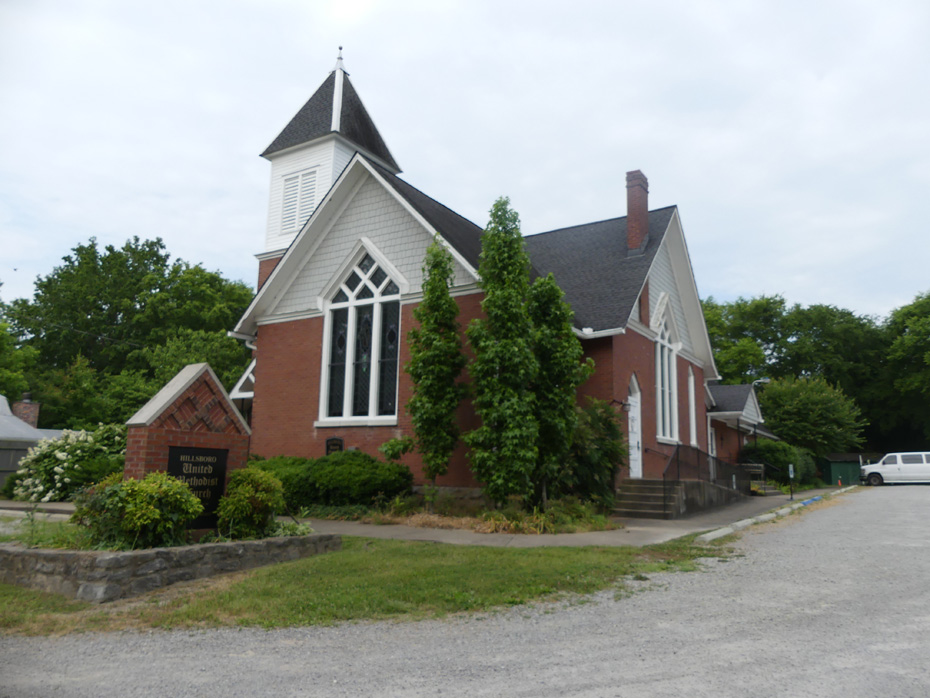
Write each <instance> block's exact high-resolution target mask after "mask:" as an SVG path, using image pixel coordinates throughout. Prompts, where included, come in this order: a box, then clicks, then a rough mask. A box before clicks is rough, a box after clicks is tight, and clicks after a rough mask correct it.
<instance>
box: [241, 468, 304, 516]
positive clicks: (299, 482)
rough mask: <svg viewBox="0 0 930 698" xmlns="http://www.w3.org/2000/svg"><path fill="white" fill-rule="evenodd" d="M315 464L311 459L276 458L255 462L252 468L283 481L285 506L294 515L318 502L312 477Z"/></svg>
mask: <svg viewBox="0 0 930 698" xmlns="http://www.w3.org/2000/svg"><path fill="white" fill-rule="evenodd" d="M313 463H314V461H313V460H312V459H310V458H296V457H292V456H275V457H273V458H266V459H262V460H253V461H251V462H250V467H253V468H258V469H259V470H263V471H265V472H266V473H271V474H272V475H274V476H275V477H276V478H278V479H279V480H280V481H281V485H282V486H283V488H284V504H285V506H286V507H287V509H288V511H290V512H292V513H293V512H296V511H299V510H300V509H301V508H302V507H305V506H308V505H310V504H315V503H316V501H317V500H316V497H317V489H316V484H315V482H314V480H313V475H312V468H313Z"/></svg>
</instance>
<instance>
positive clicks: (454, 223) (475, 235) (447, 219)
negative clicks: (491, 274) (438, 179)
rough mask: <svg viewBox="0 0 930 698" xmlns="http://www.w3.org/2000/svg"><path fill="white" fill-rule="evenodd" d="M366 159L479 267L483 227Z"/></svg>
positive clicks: (455, 246)
mask: <svg viewBox="0 0 930 698" xmlns="http://www.w3.org/2000/svg"><path fill="white" fill-rule="evenodd" d="M366 160H368V162H369V163H370V164H371V165H372V166H373V167H374V168H375V170H377V172H378V174H380V175H381V176H382V177H384V179H385V181H386V182H387V183H388V184H389V185H390V186H391V187H392V188H393V189H394V191H396V192H397V193H398V194H400V195H401V196H402V197H403V198H404V199H406V200H407V202H408V203H409V204H410V205H411V206H413V207H414V208H415V209H416V210H417V212H418V213H419V214H420V215H421V216H423V218H425V219H426V220H427V221H429V224H430V225H431V226H433V228H435V229H436V230H437V231H438V232H439V234H440V235H442V236H443V237H444V238H445V239H446V240H447V241H448V242H449V244H451V245H452V246H453V247H454V248H455V249H457V250H458V251H459V253H460V254H461V255H462V256H463V257H464V258H465V259H466V260H467V261H468V263H469V264H471V265H472V267H474V268H475V269H477V268H478V257H479V256H480V254H481V234H482V233H483V232H484V231H483V230H482V229H481V228H479V227H478V226H477V225H475V224H474V223H472V222H471V221H470V220H468V219H467V218H464V217H462V216H460V215H459V214H457V213H456V212H455V211H453V210H452V209H450V208H448V207H447V206H443V205H442V204H441V203H439V202H438V201H436V200H435V199H431V198H430V197H428V196H427V195H426V194H424V193H423V192H421V191H420V190H419V189H417V188H416V187H413V186H411V185H410V184H407V182H405V181H404V180H402V179H401V178H400V177H397V176H396V175H394V174H392V173H391V172H389V171H388V170H386V169H385V168H383V167H381V165H379V164H378V163H376V162H372V161H371V160H370V159H368V158H366Z"/></svg>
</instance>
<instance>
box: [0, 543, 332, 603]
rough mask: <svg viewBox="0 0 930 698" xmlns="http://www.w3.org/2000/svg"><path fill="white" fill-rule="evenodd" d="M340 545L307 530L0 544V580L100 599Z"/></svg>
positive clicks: (329, 550) (123, 596)
mask: <svg viewBox="0 0 930 698" xmlns="http://www.w3.org/2000/svg"><path fill="white" fill-rule="evenodd" d="M341 549H342V538H341V537H340V536H338V535H331V534H312V535H309V536H293V537H287V538H265V539H263V540H248V541H236V542H233V543H206V544H203V545H186V546H181V547H177V548H153V549H150V550H132V551H128V552H108V551H102V552H101V551H85V550H49V549H40V548H26V547H24V546H22V545H19V544H17V543H3V544H0V582H5V583H7V584H17V585H19V586H24V587H29V588H31V589H39V590H42V591H50V592H54V593H56V594H63V595H65V596H68V597H71V598H75V599H79V600H82V601H91V602H93V603H103V602H106V601H115V600H116V599H123V598H127V597H131V596H138V595H139V594H144V593H145V592H148V591H153V590H154V589H159V588H161V587H165V586H169V585H171V584H174V583H175V582H182V581H189V580H192V579H202V578H204V577H212V576H214V575H217V574H223V573H225V572H237V571H239V570H248V569H252V568H255V567H262V566H264V565H271V564H274V563H278V562H287V561H289V560H299V559H301V558H305V557H310V556H312V555H319V554H321V553H326V552H331V551H336V550H341Z"/></svg>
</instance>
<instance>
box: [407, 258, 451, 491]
mask: <svg viewBox="0 0 930 698" xmlns="http://www.w3.org/2000/svg"><path fill="white" fill-rule="evenodd" d="M453 273H454V270H453V266H452V255H450V254H449V252H448V250H446V248H445V247H443V246H442V245H441V244H440V243H439V241H438V240H435V241H433V244H431V245H430V246H429V248H428V249H427V250H426V260H425V262H424V265H423V300H422V301H421V302H420V304H419V305H418V306H417V308H416V309H415V310H414V311H413V316H414V318H416V320H417V321H418V322H419V323H420V324H419V327H415V328H413V329H412V330H410V332H409V333H408V335H407V336H408V338H409V340H410V362H409V363H408V364H407V367H406V369H407V373H409V374H410V377H411V379H412V380H413V397H411V398H410V401H409V402H408V403H407V411H408V412H409V413H410V418H411V420H412V422H413V430H414V434H415V442H416V447H417V450H418V451H419V452H420V453H421V454H422V456H423V472H424V474H425V475H426V477H428V478H429V479H430V480H431V481H432V482H433V484H434V485H435V483H436V478H437V477H438V476H439V475H445V474H446V472H448V470H449V459H450V458H451V457H452V452H453V450H455V445H456V443H458V440H459V427H458V422H457V420H456V417H455V413H456V410H457V409H458V406H459V403H460V402H461V401H462V397H463V396H464V388H463V386H462V385H461V384H460V383H458V378H459V376H460V375H461V373H462V369H463V368H465V355H464V354H463V353H462V340H461V338H460V336H459V329H460V328H459V323H458V319H457V318H458V313H459V308H458V305H457V304H456V302H455V300H453V298H452V296H451V295H450V293H449V289H450V288H451V286H452V279H453Z"/></svg>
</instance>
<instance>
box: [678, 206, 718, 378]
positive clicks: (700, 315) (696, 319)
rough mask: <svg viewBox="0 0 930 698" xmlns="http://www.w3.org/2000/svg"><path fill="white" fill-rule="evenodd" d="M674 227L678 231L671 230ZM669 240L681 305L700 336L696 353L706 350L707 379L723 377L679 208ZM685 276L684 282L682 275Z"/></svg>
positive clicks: (690, 323) (694, 330)
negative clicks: (708, 330)
mask: <svg viewBox="0 0 930 698" xmlns="http://www.w3.org/2000/svg"><path fill="white" fill-rule="evenodd" d="M671 231H674V232H675V235H669V234H668V233H669V232H671ZM666 240H669V241H672V240H673V241H674V244H671V243H670V244H669V253H670V254H669V257H670V259H671V262H672V273H673V274H674V275H675V283H676V285H677V286H678V289H679V292H680V294H681V302H682V307H683V308H684V311H685V320H686V322H687V323H688V327H689V329H690V330H691V332H690V334H691V337H692V338H694V337H700V340H698V341H695V350H696V351H697V353H699V354H701V353H703V354H704V356H703V357H702V363H703V364H704V366H706V367H707V368H706V369H705V372H706V371H707V370H708V369H709V372H710V373H711V374H712V375H709V376H708V375H706V376H705V378H706V379H710V380H716V379H719V378H720V374H719V373H718V371H717V364H716V363H715V362H714V350H713V347H712V346H711V344H710V335H709V334H708V333H707V323H706V322H705V321H704V311H703V309H702V307H701V297H700V296H699V295H698V290H697V281H696V280H695V277H694V267H693V266H692V265H691V255H690V253H689V252H688V242H687V241H686V240H685V233H684V229H683V228H682V226H681V217H680V216H679V213H678V209H677V208H676V209H675V212H674V213H673V214H672V219H671V220H670V221H669V227H668V231H667V232H666ZM683 278H684V282H682V279H683ZM698 343H700V345H701V349H703V351H700V350H698V347H697V344H698Z"/></svg>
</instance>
